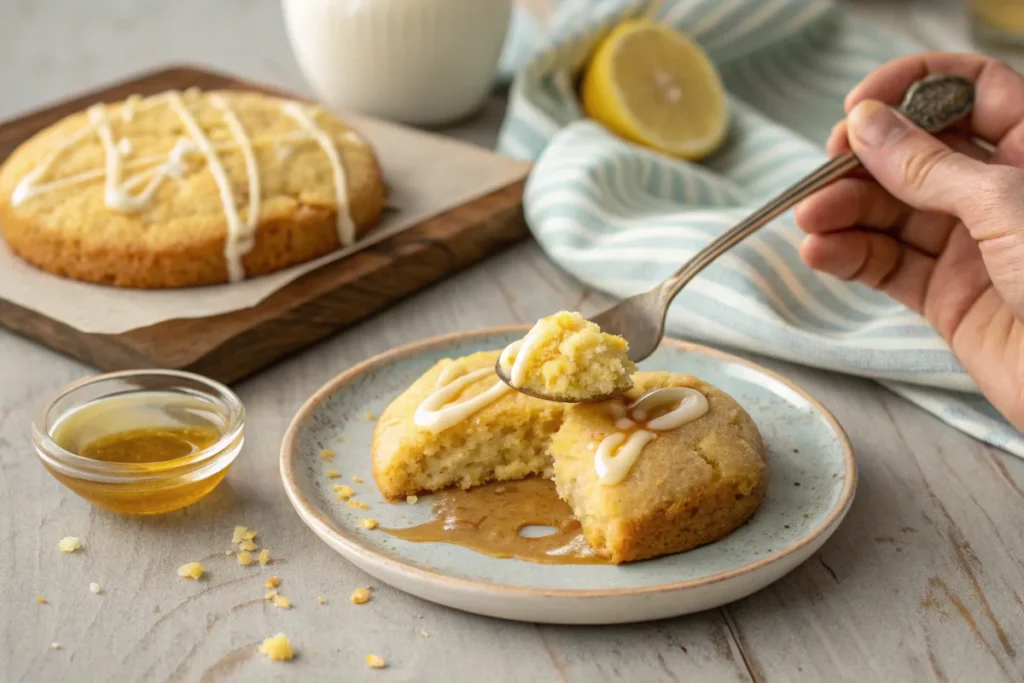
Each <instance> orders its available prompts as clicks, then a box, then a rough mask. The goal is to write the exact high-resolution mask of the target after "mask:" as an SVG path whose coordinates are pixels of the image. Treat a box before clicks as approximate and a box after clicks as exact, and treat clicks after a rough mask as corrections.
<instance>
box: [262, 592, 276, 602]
mask: <svg viewBox="0 0 1024 683" xmlns="http://www.w3.org/2000/svg"><path fill="white" fill-rule="evenodd" d="M275 597H277V591H267V592H266V594H265V595H264V596H263V599H264V600H273V599H274V598H275Z"/></svg>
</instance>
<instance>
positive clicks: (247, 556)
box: [238, 550, 252, 567]
mask: <svg viewBox="0 0 1024 683" xmlns="http://www.w3.org/2000/svg"><path fill="white" fill-rule="evenodd" d="M238 564H240V565H242V566H243V567H248V566H249V565H250V564H252V553H250V552H248V551H245V550H243V551H242V552H240V553H238Z"/></svg>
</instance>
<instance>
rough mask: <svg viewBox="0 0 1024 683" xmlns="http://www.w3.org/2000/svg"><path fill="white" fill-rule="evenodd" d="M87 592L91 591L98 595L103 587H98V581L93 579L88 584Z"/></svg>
mask: <svg viewBox="0 0 1024 683" xmlns="http://www.w3.org/2000/svg"><path fill="white" fill-rule="evenodd" d="M89 592H90V593H93V594H94V595H99V594H100V593H102V592H103V589H102V588H100V585H99V584H98V583H96V582H95V581H93V582H92V583H90V584H89Z"/></svg>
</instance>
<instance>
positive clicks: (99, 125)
mask: <svg viewBox="0 0 1024 683" xmlns="http://www.w3.org/2000/svg"><path fill="white" fill-rule="evenodd" d="M87 113H88V115H89V121H90V122H91V123H92V127H93V129H94V130H95V131H96V135H98V136H99V139H100V142H101V143H103V151H104V155H105V159H106V162H105V165H106V173H105V174H104V187H103V201H104V202H105V203H106V205H107V206H109V207H110V208H112V209H114V210H116V211H123V212H125V213H132V212H135V211H138V210H140V209H142V208H143V207H145V206H146V202H147V200H148V199H149V196H148V195H145V193H143V194H144V195H145V196H135V195H132V194H129V193H128V191H127V190H126V188H125V187H124V183H123V181H122V176H123V174H124V166H123V164H122V163H121V152H120V151H119V150H118V149H117V144H116V143H115V142H114V131H113V129H112V128H111V127H110V116H109V114H108V112H107V107H106V105H104V104H102V103H101V104H94V105H93V106H91V107H89V109H88V110H87ZM147 189H149V188H148V187H147Z"/></svg>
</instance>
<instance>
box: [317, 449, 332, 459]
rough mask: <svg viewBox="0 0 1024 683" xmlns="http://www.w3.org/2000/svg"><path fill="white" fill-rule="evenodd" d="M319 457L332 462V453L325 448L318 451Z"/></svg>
mask: <svg viewBox="0 0 1024 683" xmlns="http://www.w3.org/2000/svg"><path fill="white" fill-rule="evenodd" d="M320 457H321V458H323V459H324V460H327V461H331V460H334V451H332V450H331V449H330V448H325V449H323V450H322V451H320Z"/></svg>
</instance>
